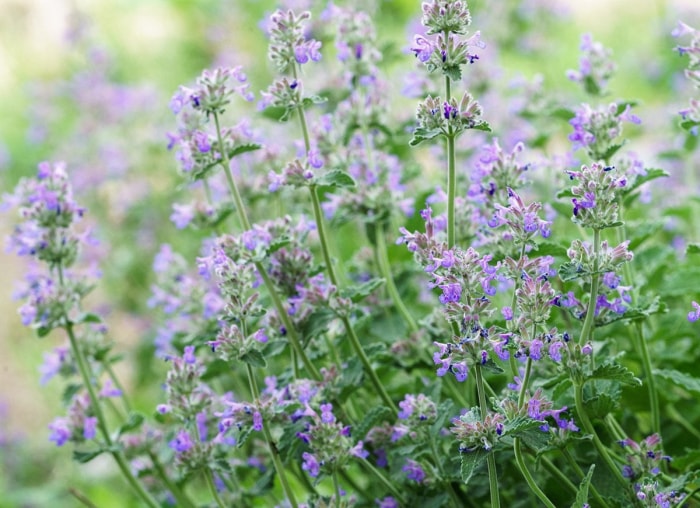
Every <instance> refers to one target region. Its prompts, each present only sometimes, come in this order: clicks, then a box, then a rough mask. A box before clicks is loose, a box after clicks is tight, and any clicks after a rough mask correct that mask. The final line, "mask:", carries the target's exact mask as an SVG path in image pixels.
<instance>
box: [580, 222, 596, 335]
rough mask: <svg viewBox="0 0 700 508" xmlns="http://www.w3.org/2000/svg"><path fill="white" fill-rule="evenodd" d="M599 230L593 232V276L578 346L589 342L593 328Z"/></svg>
mask: <svg viewBox="0 0 700 508" xmlns="http://www.w3.org/2000/svg"><path fill="white" fill-rule="evenodd" d="M599 267H600V230H599V229H594V230H593V274H592V275H591V298H590V300H589V301H588V309H587V310H586V319H585V320H584V322H583V330H582V331H581V339H580V341H579V344H581V345H584V344H585V343H586V342H588V341H590V340H591V336H592V334H593V327H594V322H595V307H596V301H597V300H598V285H599V284H600V274H599V273H598V270H599Z"/></svg>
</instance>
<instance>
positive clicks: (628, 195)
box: [619, 168, 670, 205]
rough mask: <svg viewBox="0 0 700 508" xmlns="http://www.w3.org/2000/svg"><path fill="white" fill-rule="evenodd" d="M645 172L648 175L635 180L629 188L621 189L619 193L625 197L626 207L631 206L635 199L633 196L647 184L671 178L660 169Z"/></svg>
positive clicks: (648, 169) (647, 169)
mask: <svg viewBox="0 0 700 508" xmlns="http://www.w3.org/2000/svg"><path fill="white" fill-rule="evenodd" d="M645 171H646V174H644V175H640V176H638V177H637V178H635V179H634V181H633V182H632V183H631V184H630V185H629V186H628V187H625V188H623V189H620V191H619V192H620V194H621V195H622V196H624V202H625V205H629V204H630V202H631V201H632V200H633V198H634V196H632V194H633V193H634V192H635V191H636V190H637V189H639V188H640V187H641V186H642V185H644V184H645V183H647V182H650V181H652V180H656V179H657V178H666V177H668V176H670V175H669V173H668V172H667V171H664V170H663V169H659V168H646V169H645Z"/></svg>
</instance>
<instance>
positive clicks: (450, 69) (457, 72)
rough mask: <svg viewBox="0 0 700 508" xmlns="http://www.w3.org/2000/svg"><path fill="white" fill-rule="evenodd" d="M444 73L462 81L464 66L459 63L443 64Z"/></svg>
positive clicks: (453, 79) (454, 79) (452, 78)
mask: <svg viewBox="0 0 700 508" xmlns="http://www.w3.org/2000/svg"><path fill="white" fill-rule="evenodd" d="M442 73H443V74H444V75H445V76H448V77H449V78H450V79H451V80H452V81H460V80H461V79H462V68H461V66H459V65H443V66H442Z"/></svg>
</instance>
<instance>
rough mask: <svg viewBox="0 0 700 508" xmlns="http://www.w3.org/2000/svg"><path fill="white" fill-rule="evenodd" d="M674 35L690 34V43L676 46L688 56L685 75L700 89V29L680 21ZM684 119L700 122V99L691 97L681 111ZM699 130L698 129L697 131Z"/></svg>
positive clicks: (679, 51)
mask: <svg viewBox="0 0 700 508" xmlns="http://www.w3.org/2000/svg"><path fill="white" fill-rule="evenodd" d="M672 35H673V36H674V37H683V36H686V35H690V37H691V40H690V44H688V45H687V46H676V50H677V51H678V54H680V55H681V56H683V55H687V56H688V59H689V61H688V67H687V69H686V70H685V76H686V77H687V78H688V79H689V80H690V81H691V82H692V83H693V85H695V87H696V88H699V89H700V31H698V30H696V29H695V28H693V27H691V26H689V25H686V24H685V23H683V22H679V23H678V26H677V27H676V29H675V30H674V31H673V33H672ZM679 114H680V115H681V117H682V118H683V120H690V121H691V122H694V123H695V127H697V125H698V124H700V100H699V99H690V105H689V107H688V108H686V109H684V110H682V111H680V112H679ZM695 132H697V130H696V131H695Z"/></svg>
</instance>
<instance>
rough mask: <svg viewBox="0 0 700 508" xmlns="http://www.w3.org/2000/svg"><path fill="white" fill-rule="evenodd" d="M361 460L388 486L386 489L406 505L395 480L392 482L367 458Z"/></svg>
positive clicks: (401, 504)
mask: <svg viewBox="0 0 700 508" xmlns="http://www.w3.org/2000/svg"><path fill="white" fill-rule="evenodd" d="M360 462H361V463H362V464H363V465H364V466H365V468H367V469H369V471H370V472H371V473H372V474H373V475H374V476H375V477H376V478H377V480H379V482H380V483H381V484H382V485H384V487H386V489H387V490H388V491H389V492H390V493H391V495H392V496H394V497H395V498H396V500H397V501H398V502H399V505H400V506H406V500H405V498H404V496H403V494H402V493H401V491H399V490H398V489H397V488H396V485H394V483H393V482H390V481H389V480H388V479H387V478H386V477H385V476H384V475H383V474H382V472H381V471H379V470H378V469H377V468H376V467H374V466H373V465H372V463H371V462H370V461H368V460H367V459H360Z"/></svg>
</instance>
